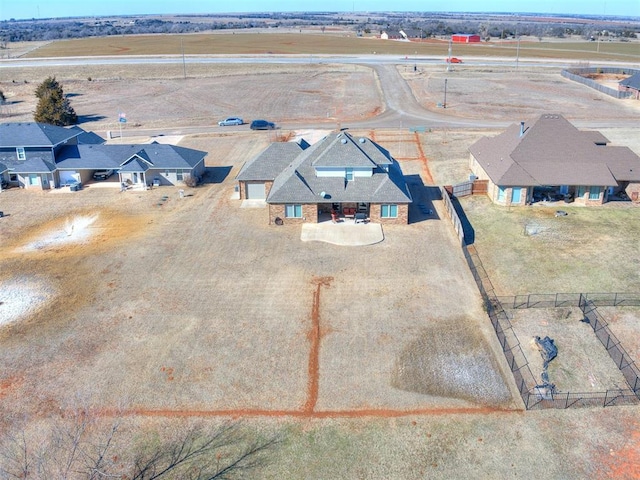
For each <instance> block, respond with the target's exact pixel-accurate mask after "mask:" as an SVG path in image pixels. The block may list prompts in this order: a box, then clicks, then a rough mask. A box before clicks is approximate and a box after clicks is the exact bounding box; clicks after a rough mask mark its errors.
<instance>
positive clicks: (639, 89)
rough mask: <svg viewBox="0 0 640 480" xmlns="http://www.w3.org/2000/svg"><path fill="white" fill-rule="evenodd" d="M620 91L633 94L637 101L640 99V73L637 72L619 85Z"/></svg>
mask: <svg viewBox="0 0 640 480" xmlns="http://www.w3.org/2000/svg"><path fill="white" fill-rule="evenodd" d="M618 90H621V91H630V92H633V93H634V97H635V98H636V100H638V99H640V72H636V73H634V74H633V75H631V76H630V77H628V78H625V79H624V80H622V81H621V82H620V83H618Z"/></svg>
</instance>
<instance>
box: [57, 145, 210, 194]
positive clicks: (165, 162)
mask: <svg viewBox="0 0 640 480" xmlns="http://www.w3.org/2000/svg"><path fill="white" fill-rule="evenodd" d="M206 155H207V153H206V152H202V151H200V150H193V149H191V148H184V147H178V146H176V145H166V144H160V143H155V142H154V143H151V144H144V145H138V144H125V145H120V144H118V145H75V146H69V147H66V148H64V149H62V151H61V152H60V155H59V157H58V159H57V164H56V166H57V168H58V170H59V175H60V179H61V181H64V180H65V179H69V178H78V177H79V178H78V179H79V180H80V181H81V182H83V183H84V182H86V181H88V180H89V179H90V177H91V174H92V173H93V172H94V171H96V170H114V171H115V172H117V173H118V175H119V179H120V182H125V183H129V184H132V185H142V186H144V185H148V184H151V183H153V184H155V185H178V184H182V183H183V182H184V181H185V179H186V178H187V177H189V176H191V177H196V178H200V177H201V176H202V175H203V174H204V170H205V165H204V158H205V156H206Z"/></svg>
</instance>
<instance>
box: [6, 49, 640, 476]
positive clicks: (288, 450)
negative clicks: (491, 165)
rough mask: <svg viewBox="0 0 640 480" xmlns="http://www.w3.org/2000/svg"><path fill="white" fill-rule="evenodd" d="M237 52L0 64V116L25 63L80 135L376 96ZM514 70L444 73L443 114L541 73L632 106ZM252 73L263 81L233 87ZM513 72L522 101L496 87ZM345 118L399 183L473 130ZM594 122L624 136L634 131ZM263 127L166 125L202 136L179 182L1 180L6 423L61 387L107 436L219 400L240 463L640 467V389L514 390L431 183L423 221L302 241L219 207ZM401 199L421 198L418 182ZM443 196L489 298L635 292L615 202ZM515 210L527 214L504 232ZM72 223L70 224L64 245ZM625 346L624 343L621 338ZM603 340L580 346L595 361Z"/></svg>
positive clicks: (456, 166) (64, 398)
mask: <svg viewBox="0 0 640 480" xmlns="http://www.w3.org/2000/svg"><path fill="white" fill-rule="evenodd" d="M185 38H186V37H185ZM353 40H356V39H353ZM363 41H365V40H363ZM367 41H370V40H367ZM247 68H250V69H251V70H248V69H247ZM398 68H399V69H400V70H402V69H403V68H404V66H403V65H400V66H399V67H398ZM171 69H174V70H171ZM253 69H254V66H250V67H247V66H231V65H225V66H205V65H197V66H189V78H187V80H186V81H185V80H182V79H181V75H182V71H181V67H179V66H177V65H176V66H171V67H167V68H164V67H163V68H161V69H160V68H157V67H146V68H145V70H144V71H143V70H142V67H139V66H136V67H86V68H84V67H83V68H80V69H71V68H66V67H47V68H42V69H20V70H18V69H4V70H3V72H2V75H3V77H2V79H1V80H2V85H1V88H2V89H3V91H4V92H5V94H7V92H8V93H9V95H8V97H9V100H10V102H11V103H10V105H9V106H8V107H7V108H9V110H3V112H4V114H5V118H6V120H8V121H29V120H31V118H30V112H31V111H32V110H33V108H34V100H33V98H32V91H33V88H34V87H35V85H34V84H37V83H36V82H39V81H41V79H43V78H44V77H46V76H48V75H56V76H57V77H58V79H59V80H61V81H62V82H63V86H64V88H65V91H66V92H67V93H72V94H74V96H72V97H71V100H72V104H73V105H74V106H75V107H76V110H77V112H78V114H79V115H80V116H84V123H83V124H82V125H81V126H83V127H85V128H87V129H94V130H96V131H98V132H99V133H104V131H106V130H108V129H111V128H112V126H111V125H112V122H113V120H110V118H111V117H112V116H113V117H114V118H115V116H116V114H117V112H118V111H126V112H127V114H128V118H130V119H131V120H130V121H131V123H132V125H127V128H131V129H132V130H133V131H132V132H131V133H134V132H135V130H136V129H142V128H144V127H157V128H167V127H172V126H174V125H177V126H184V127H188V126H190V125H212V124H213V123H214V122H215V121H216V120H217V119H218V117H221V116H226V115H230V114H242V115H244V114H245V113H244V112H247V115H246V116H253V115H256V116H257V115H267V113H268V114H269V116H270V117H272V118H274V119H275V120H282V121H284V119H296V120H304V121H308V122H310V123H311V122H312V123H315V124H320V125H325V126H326V128H327V130H328V129H333V128H336V126H337V125H339V124H348V121H349V119H358V118H364V117H371V116H372V115H374V114H375V113H376V112H377V110H378V109H380V108H382V105H383V104H382V99H381V97H380V94H379V92H378V91H377V89H376V88H375V75H374V74H373V72H372V71H371V70H369V69H368V68H365V67H353V66H348V67H346V66H334V65H323V66H316V65H306V66H302V65H298V66H286V67H282V66H271V65H263V66H260V67H259V68H258V67H255V70H253ZM280 73H282V75H279V74H280ZM507 73H508V72H507ZM404 74H405V73H404V72H403V75H404ZM412 75H413V73H412V72H406V75H405V76H406V77H407V78H408V79H409V82H410V84H411V86H412V89H413V92H414V94H415V96H416V98H417V99H418V101H419V102H420V103H421V104H423V105H424V106H426V107H427V108H433V109H434V110H435V111H438V110H437V107H436V106H435V104H436V103H437V101H439V100H437V99H438V98H439V90H438V82H439V81H440V80H441V79H442V71H436V70H433V71H429V70H428V69H426V68H424V69H423V71H422V72H421V73H417V74H415V75H416V76H415V77H411V76H412ZM474 75H477V76H480V77H482V78H485V79H486V85H481V86H479V85H475V84H474V82H473V81H472V78H473V76H474ZM531 75H532V76H531V77H529V76H528V75H527V76H524V75H522V74H520V73H519V74H518V75H509V78H510V79H511V80H509V79H505V75H504V74H501V73H500V72H472V71H467V70H463V69H456V71H455V72H452V76H451V77H449V78H451V81H450V85H451V86H452V99H451V101H452V104H451V105H452V108H451V115H453V116H456V115H458V116H460V117H461V118H465V117H468V118H478V117H479V116H480V115H482V112H485V114H486V115H487V116H489V117H491V118H501V116H504V117H506V118H508V120H509V121H511V120H512V119H513V121H519V120H520V117H521V116H523V115H535V114H539V113H542V112H543V111H544V110H545V108H546V105H544V104H543V105H539V106H537V107H536V104H537V103H539V102H538V101H537V98H538V97H535V98H534V99H531V98H530V97H531V96H532V95H536V92H539V91H546V92H547V95H548V96H549V98H548V101H549V102H550V104H551V105H553V106H554V107H555V108H554V110H555V111H558V112H560V113H564V114H566V115H567V117H568V118H570V119H573V120H577V121H578V122H579V121H581V120H584V121H586V120H589V119H590V118H591V117H592V116H593V112H594V111H598V112H599V114H600V113H601V114H602V115H603V118H604V119H605V120H608V119H615V118H616V115H638V113H637V109H636V107H632V106H631V107H630V106H628V104H627V103H622V102H617V101H613V100H608V99H604V98H601V97H600V96H599V95H595V94H594V93H593V92H591V91H588V90H584V89H583V87H580V86H575V85H573V84H565V83H564V82H565V81H564V80H562V79H560V77H559V76H557V74H551V73H549V74H547V73H543V74H534V73H532V74H531ZM89 76H91V77H92V80H91V81H89V80H88V77H89ZM345 78H348V79H353V78H355V79H356V80H357V82H351V81H348V80H346V79H345ZM12 80H15V83H14V82H12ZM24 80H27V81H28V83H26V84H25V83H24ZM425 80H426V81H425ZM256 82H260V85H262V86H263V87H262V88H261V90H260V92H257V91H256V90H255V89H251V88H249V86H250V85H252V84H256ZM458 82H459V83H458ZM509 82H512V83H509ZM363 86H364V87H366V88H363ZM515 86H517V87H518V88H519V89H521V90H518V91H519V92H520V96H518V95H515V94H514V95H513V96H510V97H509V102H504V101H502V102H500V101H498V99H499V98H500V97H501V96H504V92H505V91H512V89H514V88H515ZM263 89H264V90H265V91H268V92H269V95H268V96H264V95H262V94H261V92H262V90H263ZM467 89H471V90H470V93H468V94H466V96H464V97H463V93H464V92H466V91H467ZM319 92H320V93H319ZM321 92H340V93H339V94H336V93H334V94H333V95H326V96H325V95H323V94H322V93H321ZM549 92H557V93H555V94H553V95H549ZM567 96H569V97H570V98H568V99H567V98H566V97H567ZM315 97H320V101H319V102H318V103H317V104H316V103H313V99H314V98H315ZM483 98H484V101H483V100H482V99H483ZM202 99H207V100H206V101H203V100H202ZM461 99H464V101H462V100H461ZM309 100H311V102H309ZM301 105H305V106H306V105H308V107H305V108H307V111H306V113H305V115H307V116H308V117H307V118H304V119H303V118H302V116H301V113H300V106H301ZM573 105H578V106H579V108H576V109H573V108H572V106H573ZM441 110H442V109H441ZM441 110H440V111H441ZM447 114H449V110H448V109H447ZM327 117H329V118H327ZM513 117H517V118H515V119H514V118H513ZM135 124H138V125H139V126H135ZM294 133H302V132H294ZM353 133H354V135H368V136H371V137H373V138H374V139H376V140H377V141H378V142H380V143H381V145H382V146H384V147H385V148H387V149H389V151H390V152H391V153H392V155H394V156H395V157H396V158H398V160H399V161H400V162H401V165H402V167H403V170H404V172H405V174H406V175H408V176H410V178H411V179H413V180H415V181H417V182H418V183H419V182H420V181H421V182H424V183H425V184H427V183H429V179H430V178H433V180H434V181H435V183H438V184H441V183H456V181H458V180H465V179H466V178H468V173H469V172H468V170H466V161H467V158H468V157H467V155H468V154H467V151H466V149H467V148H468V145H470V144H471V143H472V142H473V141H475V140H476V139H477V138H479V137H480V136H481V135H485V134H488V135H490V134H494V133H496V131H495V130H491V131H489V130H485V129H471V130H462V129H455V130H454V129H433V130H432V131H427V132H425V133H420V134H413V133H409V132H408V129H407V128H406V126H405V128H399V129H384V130H382V129H367V130H357V129H354V130H353ZM604 133H605V135H607V136H608V137H609V138H610V139H611V140H613V141H614V143H616V144H619V145H628V146H630V147H631V148H633V149H635V150H636V152H638V153H640V150H638V147H639V145H638V144H637V135H636V133H637V132H636V131H635V129H632V128H627V129H609V130H607V131H606V132H604ZM306 134H307V135H309V136H312V135H314V134H315V132H314V131H312V130H306ZM273 139H274V137H273V136H272V135H271V134H270V133H267V132H250V131H248V130H246V129H239V130H225V129H219V128H218V127H213V128H212V131H211V133H200V134H197V135H188V134H186V133H185V134H184V135H183V136H181V137H177V138H175V141H176V142H179V144H180V145H182V146H186V147H192V148H198V149H202V150H206V151H208V152H209V155H208V157H207V166H208V174H207V177H206V179H205V180H206V182H205V183H204V184H203V185H201V186H199V187H197V188H194V189H187V191H186V193H187V196H186V197H184V198H180V196H179V195H178V188H177V187H176V188H174V187H163V188H161V189H154V190H151V191H140V192H133V191H129V192H126V193H119V192H118V191H117V189H115V190H114V189H111V188H106V187H102V188H101V186H100V184H89V185H87V186H86V188H85V189H84V190H82V191H80V192H68V191H64V190H63V189H60V190H59V191H52V192H31V191H23V190H19V189H10V190H7V191H4V192H2V193H1V194H0V210H2V211H4V213H5V215H6V217H4V218H2V219H0V220H1V222H0V286H1V288H0V302H2V303H0V319H2V325H0V367H1V368H0V402H1V403H0V408H1V410H2V413H3V415H2V416H1V418H0V428H2V429H4V431H11V430H12V429H13V428H18V427H20V425H21V424H24V423H26V424H27V427H25V430H27V431H28V432H29V433H30V434H33V435H34V437H33V438H37V430H39V429H40V428H42V429H43V431H44V430H46V429H47V428H50V427H51V426H52V425H53V424H54V423H55V422H58V421H65V419H66V418H67V417H68V415H69V412H73V411H74V410H76V409H78V408H81V409H87V411H89V412H90V413H91V414H92V415H93V416H95V418H96V422H97V424H102V423H105V424H108V423H109V422H111V421H112V420H113V419H114V418H116V417H122V418H123V420H122V422H123V427H122V428H123V435H125V437H124V438H125V439H126V438H128V437H127V436H126V435H131V436H133V437H135V438H144V437H145V433H146V432H149V431H155V429H166V430H174V429H179V428H182V427H184V426H185V425H188V424H190V423H192V422H195V421H201V422H204V423H205V424H206V425H207V426H208V427H213V426H216V425H218V424H219V423H220V422H222V421H225V420H227V419H229V418H242V419H243V423H244V425H245V427H246V428H247V429H249V430H251V431H253V432H255V433H257V434H265V433H271V432H279V433H280V434H282V435H283V436H284V437H285V439H286V441H285V442H284V443H283V444H282V445H281V446H280V448H279V449H278V450H276V451H275V453H274V454H273V456H272V458H271V463H270V464H269V465H268V466H266V467H265V468H264V469H263V470H262V471H260V473H259V474H258V475H257V477H259V478H268V479H271V478H273V479H275V478H287V479H289V478H291V479H294V478H341V479H342V478H346V479H356V478H372V479H373V478H386V479H403V480H404V479H418V478H486V479H494V478H511V477H513V478H530V477H532V476H534V475H538V474H539V472H541V471H544V472H545V474H546V475H547V476H548V477H549V478H566V479H583V478H637V477H638V476H640V437H639V436H638V434H637V432H638V431H639V427H640V424H639V423H638V420H637V419H638V407H616V408H606V409H582V410H566V411H558V410H554V411H535V412H533V411H532V412H525V411H523V406H522V403H521V401H520V399H519V397H518V396H517V392H515V385H514V382H513V380H512V378H511V377H510V373H509V372H508V367H507V366H506V365H505V363H506V362H505V360H504V358H503V356H502V353H501V351H500V346H499V345H498V344H497V341H496V339H495V335H494V334H493V332H492V329H491V325H490V323H489V321H488V319H487V317H486V315H485V313H484V311H483V309H482V302H481V300H480V297H479V294H478V291H477V289H476V287H475V285H474V283H473V280H472V277H471V275H470V273H469V271H468V268H467V267H466V263H465V261H464V257H463V256H462V253H461V251H460V248H459V246H458V244H457V241H456V239H455V236H454V234H453V232H452V229H451V227H450V225H449V223H448V220H447V219H446V216H445V213H444V212H443V211H442V207H441V205H440V204H439V202H437V201H436V202H434V203H433V204H432V205H433V209H434V210H435V215H433V217H431V218H430V219H428V220H424V219H422V220H421V221H417V222H414V223H412V224H410V225H408V226H404V227H392V226H390V227H385V229H384V233H385V240H384V241H383V242H382V243H380V244H377V245H372V246H368V247H355V248H354V247H349V248H346V247H338V246H335V245H329V244H323V243H307V242H304V243H303V242H301V241H300V229H299V228H298V227H289V226H287V227H282V228H278V227H272V226H268V225H267V224H266V212H265V211H264V210H263V209H244V208H240V205H239V202H238V201H237V200H232V195H233V190H234V180H233V179H234V177H235V175H236V174H237V173H238V171H239V169H240V167H241V166H242V164H243V163H244V162H245V161H247V160H249V159H250V158H253V157H254V156H255V155H256V154H257V153H259V152H260V151H261V150H262V149H263V148H264V147H265V146H266V145H268V143H269V142H270V141H272V140H273ZM138 140H140V141H148V140H150V139H149V138H148V137H144V136H140V137H139V138H138ZM116 141H118V140H116ZM414 194H415V195H416V198H417V199H418V200H419V201H421V202H424V203H427V204H429V202H430V200H429V199H428V195H427V191H426V190H425V189H421V188H419V187H417V186H415V187H414ZM165 195H166V196H167V200H166V201H162V196H165ZM462 203H463V206H464V208H465V211H466V212H467V215H468V217H469V220H470V221H471V224H472V225H473V227H474V229H475V245H476V248H477V250H478V252H479V254H480V257H481V259H482V261H483V262H484V264H485V267H486V268H487V271H488V272H489V274H490V276H491V280H492V282H493V283H494V285H495V286H496V290H497V291H498V293H501V294H507V295H508V294H515V293H529V292H536V293H538V292H539V293H546V292H556V291H565V292H566V291H572V292H579V291H603V290H605V291H615V290H618V291H637V288H638V285H639V280H640V278H639V277H638V273H637V271H636V270H637V268H635V266H637V264H638V262H640V248H639V247H640V245H638V240H637V238H638V237H639V236H638V233H639V232H637V229H638V228H637V225H638V222H637V211H636V208H635V207H633V206H631V205H624V206H622V205H609V206H605V207H604V208H601V209H589V208H578V207H571V208H565V206H564V205H563V209H566V210H568V211H569V215H568V216H567V217H564V218H555V217H554V216H553V212H554V211H555V207H553V206H549V207H541V206H537V207H532V208H527V209H515V208H514V209H506V208H498V207H494V206H492V205H491V204H489V202H488V200H487V199H484V198H481V197H474V198H469V199H466V200H463V202H462ZM533 222H536V223H538V224H540V226H541V227H544V228H541V229H540V233H539V234H537V235H533V236H524V235H523V234H522V232H523V229H524V226H526V225H527V224H530V223H533ZM70 225H74V229H73V230H72V231H73V232H75V233H76V234H78V235H79V234H80V233H82V235H79V236H78V237H77V238H76V237H74V238H73V239H74V240H75V241H69V240H70V239H69V238H68V237H71V236H72V235H69V231H70ZM545 228H546V229H545ZM534 313H535V312H534ZM607 315H609V317H608V318H610V319H611V320H610V322H611V324H612V325H611V328H612V330H613V331H614V333H616V334H618V335H620V336H621V337H623V336H624V337H625V338H626V337H629V338H635V337H637V333H638V324H637V322H636V321H635V320H636V317H637V316H636V314H635V313H634V311H626V310H615V311H614V310H612V311H610V312H607ZM542 321H544V318H542V317H536V318H535V319H532V322H538V323H540V322H542ZM616 329H617V331H616ZM618 332H620V333H618ZM564 333H565V330H562V331H559V332H558V337H559V340H562V339H561V335H562V334H564ZM534 334H535V333H534ZM551 334H552V335H555V334H556V333H555V331H554V332H551ZM523 335H524V334H523ZM526 335H529V333H526ZM568 335H569V337H568V338H569V340H568V341H571V340H572V339H573V338H574V337H573V336H576V337H580V335H581V334H580V333H579V332H577V333H576V332H572V331H569V333H568ZM559 346H560V347H561V348H564V347H563V345H562V344H559ZM579 346H581V347H583V348H582V349H579V348H578V347H579ZM572 348H575V349H577V351H576V355H575V356H572V357H571V358H570V359H567V361H569V363H568V367H567V368H573V366H574V364H573V363H571V362H579V363H580V362H585V361H586V360H585V358H584V356H583V354H584V351H583V350H584V349H585V348H590V345H587V344H585V343H576V344H575V345H573V346H572ZM629 349H630V351H631V352H632V354H633V355H635V357H634V358H636V359H637V360H638V361H640V359H639V358H638V356H637V351H638V350H637V344H636V343H633V341H632V342H631V343H630V344H629ZM313 360H315V365H316V368H315V369H314V368H312V364H313V363H314V362H313ZM606 361H608V359H607V358H604V359H601V360H598V362H599V365H600V364H601V365H603V366H604V368H605V369H606V368H609V367H607V366H606V365H608V364H607V363H606ZM561 366H563V365H561ZM607 372H608V370H607ZM470 373H474V374H472V375H470ZM607 374H608V373H605V375H607ZM614 374H615V373H614ZM567 376H568V373H567ZM587 380H588V377H587ZM552 381H553V380H552ZM603 382H604V381H603ZM604 383H607V384H608V380H607V382H604ZM572 385H573V384H572ZM125 443H126V441H125ZM1 462H2V461H1V460H0V465H1Z"/></svg>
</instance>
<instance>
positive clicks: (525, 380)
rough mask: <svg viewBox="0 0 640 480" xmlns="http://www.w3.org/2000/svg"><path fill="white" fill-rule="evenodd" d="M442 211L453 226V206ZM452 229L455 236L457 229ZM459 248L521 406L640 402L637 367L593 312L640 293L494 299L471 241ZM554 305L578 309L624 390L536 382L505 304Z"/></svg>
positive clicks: (628, 302) (631, 302)
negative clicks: (577, 389)
mask: <svg viewBox="0 0 640 480" xmlns="http://www.w3.org/2000/svg"><path fill="white" fill-rule="evenodd" d="M446 197H447V195H444V194H443V198H446ZM447 211H448V213H449V215H450V218H451V220H452V223H453V225H454V228H455V226H456V225H459V224H460V219H459V218H458V215H457V213H456V211H455V209H453V208H451V209H449V208H447ZM456 220H457V221H456ZM456 231H457V233H458V234H460V233H459V230H458V229H456ZM462 250H463V253H464V256H465V259H466V261H467V265H468V266H469V269H470V271H471V274H472V275H473V279H474V280H475V282H476V285H477V287H478V290H480V294H481V296H482V299H483V302H484V306H485V310H486V312H487V315H488V316H489V319H490V320H491V325H492V326H493V330H494V332H495V334H496V337H497V339H498V342H499V343H500V347H501V348H502V352H503V353H504V356H505V359H506V361H507V364H508V365H509V369H510V370H511V373H512V375H513V379H514V380H515V383H516V386H517V388H518V392H519V393H520V396H521V397H522V401H523V402H524V405H525V408H526V409H527V410H533V409H545V408H580V407H610V406H618V405H636V404H638V403H640V369H638V367H637V366H636V365H635V363H634V361H633V359H632V358H631V356H630V355H629V354H628V353H627V351H626V350H625V348H624V347H623V346H622V343H621V342H620V340H618V338H617V337H616V336H615V335H614V334H613V332H611V331H610V329H609V327H608V324H607V322H606V320H605V319H604V318H603V317H602V315H601V314H600V313H599V312H598V310H597V307H598V306H614V307H617V306H622V305H625V306H638V305H640V295H638V294H630V293H553V294H530V295H515V296H509V297H506V296H500V297H498V296H497V295H496V294H495V290H494V288H493V285H492V283H491V280H490V278H489V275H488V274H487V272H486V270H485V269H484V266H483V265H482V262H481V260H480V257H479V255H478V252H477V250H476V248H475V247H474V246H473V245H466V243H465V242H464V238H463V239H462ZM560 307H579V308H580V310H581V311H582V313H583V314H584V317H585V319H586V320H588V322H589V325H590V326H591V328H592V329H593V331H594V333H595V334H596V337H597V338H598V340H600V343H602V345H603V346H604V348H605V349H606V350H607V353H608V354H609V356H610V357H611V359H612V360H613V361H614V362H615V364H616V366H617V367H618V369H619V370H620V371H621V372H622V374H623V376H624V378H625V380H626V382H627V383H628V385H629V387H630V388H628V389H610V390H607V391H604V392H557V391H555V390H554V389H550V388H548V387H547V386H545V385H539V384H538V382H537V380H536V377H535V376H534V375H533V373H532V371H531V368H530V366H529V363H528V360H527V357H526V355H525V354H524V351H523V350H522V347H521V344H520V341H519V340H518V337H517V335H516V333H515V332H514V330H513V327H512V325H511V321H510V320H509V316H508V315H507V312H506V311H505V308H509V309H522V308H560Z"/></svg>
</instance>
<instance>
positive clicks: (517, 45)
mask: <svg viewBox="0 0 640 480" xmlns="http://www.w3.org/2000/svg"><path fill="white" fill-rule="evenodd" d="M516 40H517V44H516V70H518V61H519V60H520V37H519V36H518V30H516Z"/></svg>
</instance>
